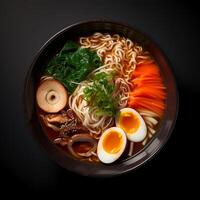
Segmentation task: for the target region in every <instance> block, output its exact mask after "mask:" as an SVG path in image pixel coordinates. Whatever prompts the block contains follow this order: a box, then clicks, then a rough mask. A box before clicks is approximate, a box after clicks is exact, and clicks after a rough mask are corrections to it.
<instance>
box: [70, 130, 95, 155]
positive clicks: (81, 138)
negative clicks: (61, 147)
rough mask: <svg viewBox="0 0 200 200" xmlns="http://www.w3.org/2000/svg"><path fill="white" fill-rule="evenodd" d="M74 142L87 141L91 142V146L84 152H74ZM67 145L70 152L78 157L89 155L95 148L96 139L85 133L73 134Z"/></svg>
mask: <svg viewBox="0 0 200 200" xmlns="http://www.w3.org/2000/svg"><path fill="white" fill-rule="evenodd" d="M75 142H89V143H91V144H92V148H90V149H89V151H87V152H85V153H79V152H77V153H76V152H75V151H74V149H73V144H74V143H75ZM67 145H68V149H69V151H70V152H71V154H72V155H74V156H76V157H78V158H80V157H90V156H92V155H93V153H94V152H95V151H96V149H97V141H96V140H95V139H94V138H93V137H92V136H91V135H90V134H85V133H82V134H76V135H73V136H72V137H71V139H70V140H69V142H68V144H67Z"/></svg>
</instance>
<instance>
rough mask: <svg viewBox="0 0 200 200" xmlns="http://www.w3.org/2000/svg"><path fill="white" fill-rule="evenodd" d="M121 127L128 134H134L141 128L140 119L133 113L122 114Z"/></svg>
mask: <svg viewBox="0 0 200 200" xmlns="http://www.w3.org/2000/svg"><path fill="white" fill-rule="evenodd" d="M119 126H120V127H121V128H122V129H123V130H124V131H125V132H126V133H129V134H130V133H134V132H136V131H137V129H138V127H139V126H140V120H139V118H138V117H137V116H136V115H134V114H133V113H131V112H126V113H122V114H121V115H120V117H119Z"/></svg>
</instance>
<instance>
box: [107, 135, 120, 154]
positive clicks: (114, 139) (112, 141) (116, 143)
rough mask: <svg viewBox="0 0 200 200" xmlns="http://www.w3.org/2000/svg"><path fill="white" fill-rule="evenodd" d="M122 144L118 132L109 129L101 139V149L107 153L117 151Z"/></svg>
mask: <svg viewBox="0 0 200 200" xmlns="http://www.w3.org/2000/svg"><path fill="white" fill-rule="evenodd" d="M121 146H122V135H121V134H120V133H118V132H115V131H111V132H109V133H107V134H106V135H105V137H104V140H103V149H104V150H105V151H106V152H107V153H112V154H114V153H117V152H118V151H119V150H120V149H121Z"/></svg>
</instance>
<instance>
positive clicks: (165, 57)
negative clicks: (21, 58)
mask: <svg viewBox="0 0 200 200" xmlns="http://www.w3.org/2000/svg"><path fill="white" fill-rule="evenodd" d="M89 23H110V24H114V25H120V26H123V27H126V28H127V29H130V30H134V31H136V32H138V33H140V34H141V35H142V36H144V38H147V39H148V40H149V41H150V42H151V43H153V44H154V45H155V47H156V48H157V50H158V51H159V52H160V53H161V55H162V57H163V58H164V60H165V62H166V63H167V65H168V70H169V71H170V76H171V78H172V82H173V85H174V90H175V102H176V105H175V108H176V110H175V112H174V119H173V121H172V124H171V126H170V129H169V131H168V133H167V137H166V138H165V139H164V140H163V141H162V142H161V144H160V145H159V147H158V148H156V149H155V150H154V152H153V153H151V154H150V155H149V156H148V157H147V158H146V159H145V160H144V161H142V162H140V163H139V164H137V165H135V166H132V167H130V168H128V169H126V170H121V171H117V173H114V174H112V173H110V174H98V173H93V174H84V173H83V172H80V171H77V170H73V169H71V168H66V167H65V166H63V165H62V164H60V162H58V161H57V160H56V159H55V158H52V156H50V155H49V153H48V151H47V149H46V148H43V149H45V150H46V152H47V155H48V157H49V158H50V159H52V160H54V161H56V163H58V164H59V166H61V167H62V168H64V169H66V170H67V171H70V172H73V173H76V174H79V175H83V176H90V177H102V178H103V177H113V176H119V175H122V174H125V173H128V172H130V171H134V170H135V169H137V168H139V167H141V166H143V165H144V164H147V163H148V162H149V161H150V160H151V159H152V158H154V156H155V155H156V154H158V153H159V152H160V151H161V149H163V147H164V146H165V144H166V143H167V141H168V140H169V138H170V136H171V134H172V132H173V130H174V127H175V124H176V121H177V118H178V112H179V91H178V86H177V81H176V78H175V75H174V72H173V69H172V68H171V67H170V66H172V64H171V62H170V61H169V59H168V57H167V56H166V54H165V53H164V52H163V50H162V49H161V48H160V46H159V45H158V44H157V43H156V42H155V41H154V40H153V39H152V38H151V37H150V36H148V35H147V34H146V33H144V32H143V31H140V30H139V29H137V28H135V26H134V27H133V26H131V25H129V24H127V23H124V22H117V21H113V20H106V19H95V20H84V21H79V22H76V23H73V24H71V25H68V26H66V27H64V28H62V29H61V30H60V31H58V32H56V33H55V34H53V35H52V36H50V38H49V39H48V40H47V41H46V42H45V43H44V44H43V45H42V46H41V47H40V48H39V50H37V51H36V53H35V54H34V56H33V59H32V61H31V64H30V65H29V68H28V70H27V73H26V76H25V80H24V91H23V103H24V104H23V105H24V108H25V109H24V112H25V117H26V119H28V121H29V119H30V115H31V114H30V113H29V111H28V109H27V107H28V105H27V100H26V93H27V90H28V86H29V81H30V77H31V73H32V70H33V68H34V66H35V64H36V62H37V60H38V58H39V57H40V56H41V53H42V52H43V51H44V50H45V49H46V48H47V47H48V45H49V44H50V43H51V42H53V41H54V40H55V39H57V38H58V37H59V36H60V35H62V34H63V33H64V32H66V31H68V30H70V29H72V28H73V27H76V26H79V25H83V24H89ZM38 123H39V122H38ZM31 132H33V130H32V131H31ZM148 145H149V144H148ZM148 145H146V146H148ZM41 146H42V147H44V146H43V145H41ZM146 148H147V147H146ZM143 150H144V148H143ZM134 156H135V155H134ZM130 159H132V157H131V158H130ZM79 162H80V161H79Z"/></svg>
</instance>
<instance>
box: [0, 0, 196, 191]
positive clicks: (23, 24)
mask: <svg viewBox="0 0 200 200" xmlns="http://www.w3.org/2000/svg"><path fill="white" fill-rule="evenodd" d="M196 8H197V7H196V5H195V4H194V3H193V2H190V3H187V4H186V3H184V2H182V1H177V2H176V3H175V2H174V1H156V0H152V1H144V0H136V1H131V0H123V1H118V0H115V1H114V0H113V1H109V0H108V1H101V0H95V1H94V0H91V1H90V0H84V1H78V0H72V1H67V0H65V1H64V0H63V1H61V0H60V1H52V0H41V1H39V0H26V1H25V0H18V1H17V0H14V1H6V0H5V1H4V0H3V1H1V2H0V62H1V64H0V65H1V66H0V76H1V78H0V83H1V86H2V87H1V93H0V94H1V95H0V103H1V109H0V110H1V114H0V118H1V120H0V121H1V133H0V162H1V170H0V173H1V176H0V177H1V178H0V180H1V182H4V187H5V188H7V187H10V188H25V189H26V190H28V189H30V190H35V191H39V190H43V191H45V190H51V191H53V190H54V189H56V188H62V189H64V188H65V185H67V184H70V183H71V184H72V181H75V183H76V181H77V182H78V186H76V187H82V185H88V184H89V185H93V186H94V187H97V188H98V187H100V185H101V186H102V187H103V185H104V186H105V185H106V184H108V185H113V184H116V183H117V182H118V181H122V182H121V183H123V182H125V181H126V180H128V181H129V180H131V181H133V184H131V185H130V184H127V186H126V187H127V190H131V191H132V190H133V188H134V187H136V185H137V184H136V183H138V185H142V184H144V181H143V180H144V179H145V180H148V181H147V182H146V183H145V184H146V189H148V188H154V187H161V186H162V184H163V183H164V182H167V181H171V182H172V185H171V186H170V190H171V191H173V190H175V188H176V187H175V186H176V184H179V183H181V182H182V181H183V182H184V180H185V178H188V177H189V176H192V174H190V175H189V174H187V173H184V176H183V172H182V170H185V172H187V170H186V169H187V168H188V167H189V165H191V163H192V162H191V160H190V159H192V156H191V152H190V151H188V149H190V148H188V147H189V144H188V143H190V142H188V141H190V139H189V134H192V133H193V135H194V137H193V138H192V139H191V140H195V135H196V134H199V133H197V132H196V134H195V130H196V128H195V126H194V125H192V124H190V125H189V124H188V123H191V122H192V120H191V118H193V116H192V115H193V110H194V109H197V108H196V104H197V103H198V101H199V92H200V89H199V87H198V86H199V85H200V76H199V73H198V72H200V70H199V68H200V66H199V63H198V61H199V58H200V56H199V50H198V47H199V34H200V31H199V29H198V26H199V23H198V20H197V17H198V16H197V9H196ZM91 19H109V20H115V21H119V22H125V23H128V24H130V25H131V26H134V27H136V28H138V29H139V30H141V31H142V32H144V33H146V34H148V35H149V36H150V37H151V38H152V39H153V40H154V41H155V42H156V43H157V44H158V45H159V46H160V47H161V48H162V49H163V51H164V52H165V54H166V55H167V57H168V58H169V60H170V62H171V67H172V69H173V71H174V74H175V76H176V79H177V82H178V87H179V92H180V112H179V117H178V120H177V124H176V127H175V129H174V131H173V134H172V136H171V138H170V140H169V141H168V143H167V144H166V146H165V147H164V148H163V149H162V151H161V152H160V153H159V154H158V155H157V156H156V157H155V158H154V159H153V160H151V161H150V162H149V163H147V164H146V165H144V166H142V167H141V168H139V169H138V170H137V171H134V172H132V173H129V174H127V175H124V176H121V177H116V178H112V179H107V180H106V181H105V180H103V179H89V178H87V177H79V176H77V175H76V174H73V173H69V172H67V171H66V170H64V169H62V168H61V167H60V166H58V165H57V164H56V163H55V162H54V161H52V160H50V159H49V158H48V156H47V154H46V152H44V151H43V149H41V148H40V146H39V145H38V144H37V143H36V142H35V141H34V140H33V137H32V135H31V134H30V129H29V127H28V126H27V125H26V123H25V120H24V113H23V101H22V95H23V87H24V79H25V75H26V72H27V70H28V68H29V66H30V63H31V62H32V59H33V57H34V55H35V53H36V52H37V50H38V49H39V48H40V47H41V46H42V45H43V44H44V43H45V42H46V41H47V40H48V39H49V38H50V37H51V36H52V35H53V34H55V33H56V32H57V31H59V30H61V29H62V28H64V27H66V26H68V25H70V24H73V23H75V22H79V21H83V20H91ZM196 125H197V126H198V123H197V124H196ZM198 132H199V131H198ZM188 160H190V162H187V161H188ZM152 180H154V181H152ZM183 182H182V183H183ZM75 183H73V185H74V184H75ZM99 183H100V184H99ZM183 185H184V184H183ZM1 189H2V190H4V189H3V188H1ZM165 189H166V188H163V191H164V190H165Z"/></svg>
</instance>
